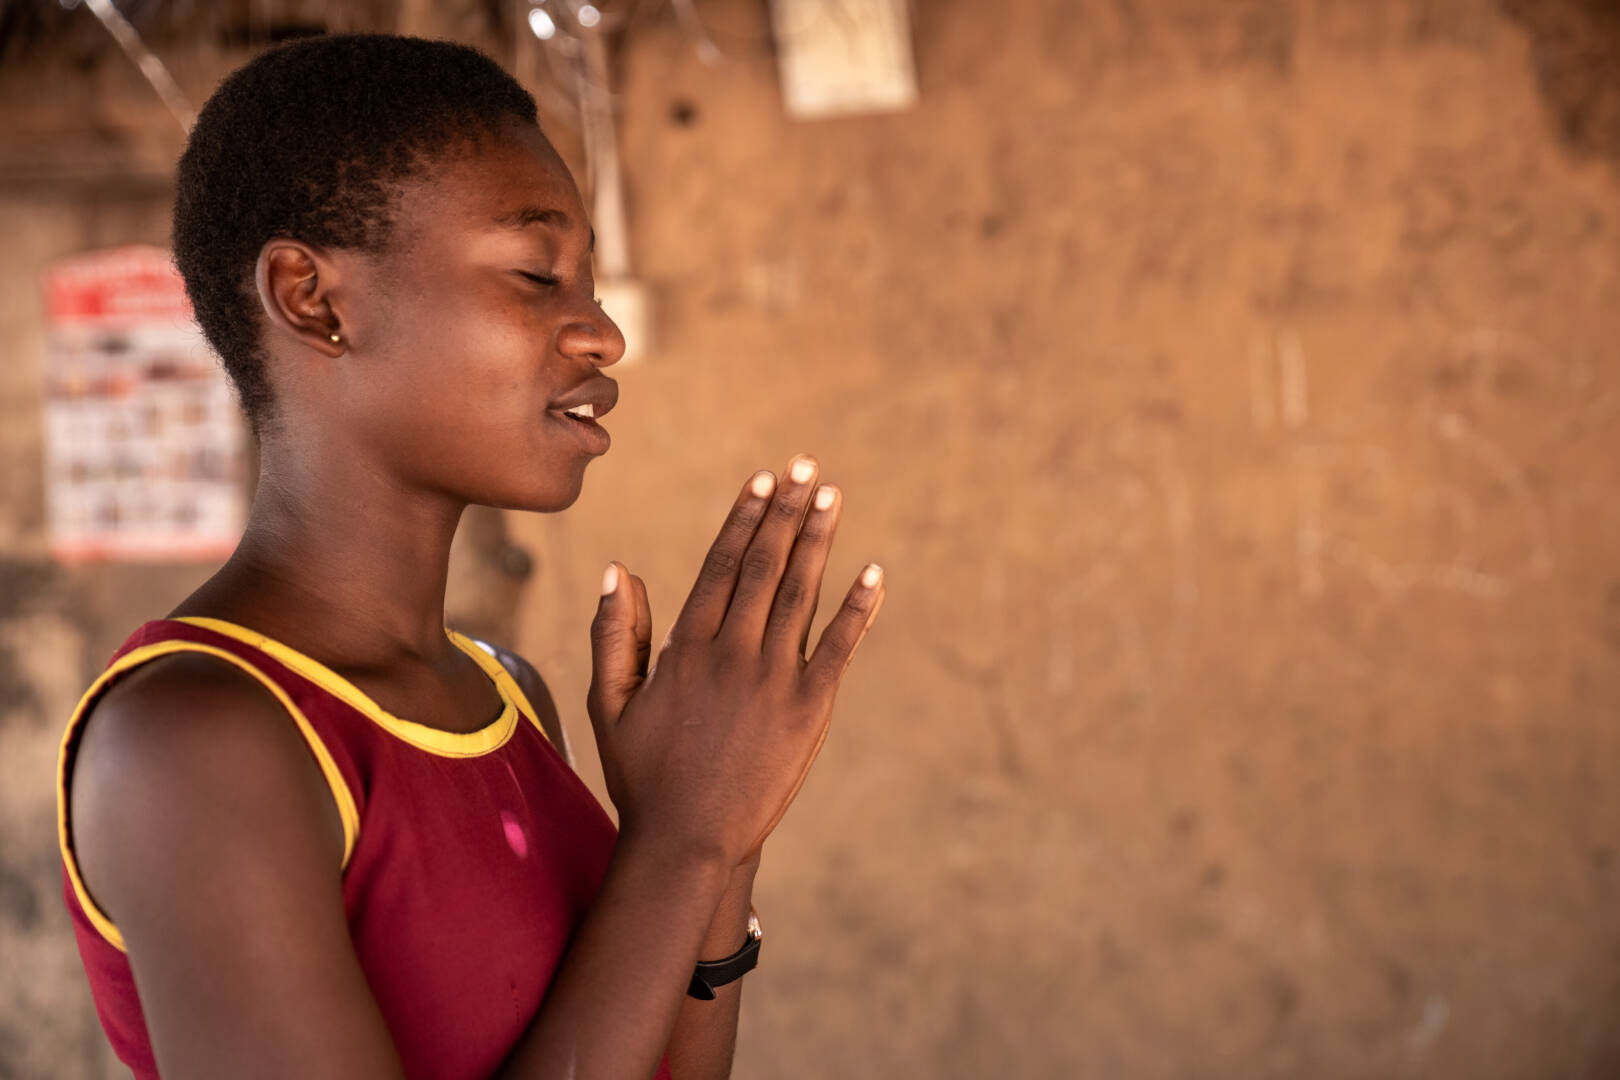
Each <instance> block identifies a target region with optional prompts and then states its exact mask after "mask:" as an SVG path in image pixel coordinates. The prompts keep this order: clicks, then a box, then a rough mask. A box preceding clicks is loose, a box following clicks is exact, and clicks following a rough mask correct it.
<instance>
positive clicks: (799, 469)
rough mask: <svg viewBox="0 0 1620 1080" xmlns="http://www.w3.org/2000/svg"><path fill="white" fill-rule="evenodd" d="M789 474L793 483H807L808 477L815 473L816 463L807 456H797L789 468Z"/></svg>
mask: <svg viewBox="0 0 1620 1080" xmlns="http://www.w3.org/2000/svg"><path fill="white" fill-rule="evenodd" d="M789 474H790V475H791V476H792V477H793V482H794V483H795V484H808V483H809V482H810V478H811V477H812V476H814V475H815V474H816V463H815V462H813V461H811V460H810V459H809V458H804V457H802V458H798V459H796V460H795V461H794V462H793V468H792V469H790V470H789Z"/></svg>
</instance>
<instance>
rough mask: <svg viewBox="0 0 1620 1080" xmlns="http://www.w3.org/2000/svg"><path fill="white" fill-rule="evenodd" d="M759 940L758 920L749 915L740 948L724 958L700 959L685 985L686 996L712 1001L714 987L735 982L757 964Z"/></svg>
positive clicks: (760, 938)
mask: <svg viewBox="0 0 1620 1080" xmlns="http://www.w3.org/2000/svg"><path fill="white" fill-rule="evenodd" d="M761 940H762V935H761V934H760V932H759V920H758V919H757V918H755V917H753V916H752V915H750V917H749V920H748V940H747V941H745V942H743V946H742V948H740V949H738V950H737V951H736V952H734V953H732V954H731V955H730V956H728V957H726V958H725V959H724V960H706V961H700V962H699V963H698V965H697V970H695V971H693V972H692V981H691V983H689V984H688V985H687V987H686V993H687V996H688V997H694V998H697V999H698V1000H699V1001H713V1000H714V998H715V993H714V991H715V987H718V986H724V985H726V983H729V982H736V981H737V980H738V979H740V978H742V977H743V976H744V975H746V974H748V973H749V972H750V971H753V970H754V968H755V967H756V966H757V965H758V964H759V943H760V941H761Z"/></svg>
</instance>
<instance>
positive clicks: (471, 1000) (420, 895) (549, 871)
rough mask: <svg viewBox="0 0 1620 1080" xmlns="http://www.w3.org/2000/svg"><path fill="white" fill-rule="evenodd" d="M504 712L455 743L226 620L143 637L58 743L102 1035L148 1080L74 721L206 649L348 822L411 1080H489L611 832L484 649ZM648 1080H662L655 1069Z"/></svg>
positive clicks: (363, 926)
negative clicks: (287, 727)
mask: <svg viewBox="0 0 1620 1080" xmlns="http://www.w3.org/2000/svg"><path fill="white" fill-rule="evenodd" d="M451 640H452V641H454V642H455V644H456V645H457V646H459V647H460V648H461V649H462V650H463V651H465V652H466V653H467V654H468V655H469V656H471V657H472V658H473V659H474V660H475V661H477V662H478V664H479V666H480V667H482V668H483V670H484V672H485V673H486V674H487V675H488V676H489V678H490V681H491V682H492V683H493V684H494V685H495V688H496V690H497V691H498V692H499V693H500V697H501V700H502V702H503V703H504V708H503V709H502V711H501V715H500V717H499V718H498V719H496V720H495V722H494V723H492V724H490V725H489V726H487V727H484V728H482V729H480V730H478V731H473V732H468V733H465V734H461V733H455V732H447V731H440V730H438V729H436V728H430V727H425V726H423V725H420V724H414V723H411V722H410V721H409V720H405V719H401V718H400V717H397V716H394V715H392V714H390V713H388V712H386V711H385V710H383V709H382V708H381V707H380V706H379V705H377V703H376V702H374V701H372V700H371V699H370V698H368V697H367V696H366V695H365V694H363V693H362V692H361V691H360V690H359V689H358V688H357V687H355V686H354V684H352V683H350V682H349V681H348V680H347V679H345V678H343V677H342V676H340V675H338V674H337V673H336V672H334V671H332V670H331V669H330V668H327V667H325V666H324V665H322V664H320V663H318V662H316V661H315V660H313V659H311V658H309V657H307V656H305V655H303V654H302V653H299V652H296V651H294V650H293V649H290V648H288V647H287V646H285V645H282V644H281V643H280V642H278V641H273V640H271V639H269V638H265V637H263V636H262V635H260V634H257V633H254V632H253V631H251V630H247V629H245V628H243V627H240V626H237V625H235V624H233V623H226V622H221V621H218V620H213V619H162V620H157V621H155V622H149V623H147V624H146V625H144V626H142V627H141V628H140V629H139V630H137V631H135V633H134V634H133V635H132V636H131V637H130V639H129V640H128V641H126V642H125V643H124V645H123V647H122V648H120V649H119V650H118V652H117V654H116V655H115V656H114V657H113V661H112V663H111V665H110V666H109V667H108V668H107V670H106V671H105V672H104V673H103V674H102V675H101V677H100V678H98V679H97V680H96V681H95V683H94V684H93V685H91V687H90V689H89V690H88V691H87V692H86V693H85V695H84V698H83V699H82V700H81V701H80V702H79V706H78V708H77V709H75V710H74V713H73V717H72V719H71V720H70V721H69V723H68V729H67V733H66V735H65V736H64V738H63V740H62V754H61V761H60V766H59V770H58V777H57V822H58V832H59V840H60V843H61V849H62V863H63V892H64V897H65V899H66V902H67V907H68V911H69V913H70V914H71V915H72V917H73V928H74V933H75V935H76V936H77V938H78V944H79V955H80V956H81V957H82V958H83V960H84V968H85V973H86V974H87V975H88V976H89V978H90V989H91V993H92V995H93V996H94V998H95V1003H96V1011H97V1013H98V1014H99V1016H100V1018H101V1025H102V1027H103V1028H104V1029H105V1031H106V1032H107V1038H108V1040H109V1041H110V1042H111V1043H112V1047H113V1050H114V1051H115V1052H116V1053H117V1055H118V1057H119V1059H120V1060H122V1061H123V1062H124V1064H126V1065H128V1066H129V1067H130V1069H131V1070H133V1071H134V1073H135V1075H136V1077H137V1078H139V1080H148V1078H153V1077H156V1076H157V1075H158V1072H157V1065H156V1062H155V1061H154V1059H153V1055H152V1042H151V1039H150V1038H149V1037H148V1035H147V1031H146V1024H145V1021H144V1019H143V1017H142V1015H141V1004H140V1000H139V998H138V997H137V996H136V992H135V980H134V975H133V974H132V972H131V970H130V965H129V959H128V957H127V956H126V955H125V953H124V944H123V938H122V937H121V936H120V934H119V933H118V928H117V927H116V926H114V925H113V924H112V922H111V921H109V920H108V918H107V917H106V916H105V915H104V914H102V912H101V911H100V910H99V909H98V908H97V907H96V906H95V901H94V900H93V899H91V897H90V895H89V893H88V892H87V891H86V889H85V887H84V882H83V880H82V879H81V878H80V876H79V871H78V866H77V864H76V862H75V861H74V857H73V836H72V830H71V827H70V822H69V821H68V813H67V811H68V806H69V801H68V784H69V782H70V780H71V778H72V770H73V755H74V750H75V748H76V746H77V743H78V738H79V735H80V732H81V731H82V729H83V725H84V722H85V718H86V717H87V716H88V715H89V713H90V710H91V708H92V707H93V706H94V705H95V703H96V701H97V699H98V698H99V697H100V696H101V695H102V693H104V692H105V691H106V689H107V687H108V686H109V685H111V683H112V682H113V681H114V680H115V679H117V678H119V677H120V676H122V675H124V674H126V673H128V672H129V671H131V670H132V669H134V668H136V667H138V666H139V665H141V664H144V663H146V662H148V661H150V660H154V659H156V658H157V657H160V656H166V655H168V654H169V653H174V652H201V653H207V654H210V655H212V656H215V657H217V658H219V659H220V660H222V661H225V662H227V663H230V664H233V665H234V666H236V667H237V668H239V669H241V670H242V671H243V672H245V673H247V674H248V675H250V676H252V677H253V678H254V679H256V680H258V681H259V682H260V683H262V684H263V685H264V686H265V687H266V688H267V689H268V690H269V691H270V692H271V693H272V694H274V695H275V696H276V698H277V699H278V700H279V701H280V702H281V704H282V706H283V707H284V708H285V709H286V710H287V713H288V717H289V720H290V721H291V722H292V723H295V724H296V725H297V727H298V730H299V732H300V734H301V735H302V736H303V738H304V741H305V742H306V743H307V744H308V746H309V749H310V753H311V754H312V755H313V756H314V758H315V760H316V762H317V763H318V764H319V766H320V768H321V772H322V773H323V774H324V775H325V777H326V781H327V783H328V784H329V785H330V787H331V789H332V797H333V799H334V800H336V802H337V806H338V812H339V816H340V817H341V818H342V821H343V837H344V856H343V867H342V873H343V904H344V910H345V912H346V913H347V915H348V922H349V936H350V938H351V939H352V941H353V942H354V950H355V954H356V955H357V956H358V957H359V960H360V966H361V967H362V968H363V969H364V971H365V973H366V978H367V981H368V982H369V983H370V984H371V990H372V993H373V994H374V995H375V996H376V999H377V1003H378V1005H379V1006H380V1007H381V1009H382V1014H383V1017H384V1018H385V1019H386V1021H387V1023H388V1028H389V1031H390V1032H391V1033H392V1034H393V1039H394V1045H395V1046H396V1047H397V1048H398V1051H399V1056H400V1060H401V1061H402V1062H403V1063H404V1066H405V1075H406V1076H408V1077H412V1078H415V1077H434V1078H457V1080H459V1078H466V1080H473V1078H479V1080H482V1078H484V1077H488V1076H489V1075H490V1074H491V1073H493V1072H494V1071H495V1069H496V1068H497V1067H498V1066H499V1065H500V1063H501V1062H502V1061H503V1060H504V1059H505V1058H506V1056H507V1055H508V1054H509V1053H510V1052H511V1050H512V1048H513V1047H514V1046H515V1045H516V1043H517V1041H518V1039H519V1037H520V1036H521V1035H522V1034H523V1031H524V1030H525V1029H526V1028H527V1027H528V1025H529V1021H530V1020H531V1019H532V1018H533V1017H534V1014H535V1011H536V1010H537V1009H538V1008H539V1006H540V1000H541V998H542V997H543V996H544V995H545V992H546V988H547V986H548V985H549V984H550V982H551V978H552V975H553V973H554V972H555V971H556V969H557V965H558V962H559V961H560V960H561V958H562V954H563V950H564V949H565V948H566V947H567V945H568V940H569V937H570V935H571V934H572V933H573V930H574V928H575V926H576V925H578V923H579V921H580V919H581V918H582V917H583V916H584V914H585V911H586V909H587V908H588V907H589V906H590V904H591V901H592V900H593V899H594V898H595V895H596V891H597V889H598V887H599V886H600V884H601V881H602V876H603V874H604V873H605V872H606V870H607V865H608V860H609V858H610V857H611V856H612V853H613V846H614V842H615V840H616V833H615V831H614V828H613V823H612V822H611V821H610V820H609V818H608V816H607V814H606V813H604V812H603V810H602V808H601V806H600V805H598V803H597V801H596V799H595V797H594V796H592V795H591V793H590V790H589V789H588V788H586V787H585V785H584V784H583V783H581V782H580V780H579V778H578V777H577V776H575V775H574V772H573V770H572V769H570V768H569V767H568V764H567V763H566V762H565V761H564V760H563V758H562V755H561V754H559V753H558V752H557V751H556V750H555V749H553V748H552V746H551V744H550V742H549V741H548V740H547V738H546V736H545V734H544V732H543V731H542V729H541V727H540V723H539V720H538V718H537V716H536V714H535V711H534V709H533V707H532V706H531V705H530V704H529V702H528V701H527V699H526V698H525V697H524V695H523V691H522V690H520V689H519V688H518V685H517V683H516V681H515V680H513V679H512V677H511V675H510V674H509V673H508V672H507V671H506V669H505V668H504V667H503V666H502V665H501V663H500V661H499V660H497V659H496V658H495V657H494V656H493V655H491V654H490V653H489V652H487V651H485V650H484V649H483V648H481V647H480V646H479V645H478V644H477V643H476V642H474V641H472V640H471V639H469V638H465V637H462V636H461V635H458V634H453V633H452V634H451ZM657 1075H658V1077H660V1078H667V1077H668V1076H669V1069H668V1063H667V1062H665V1063H662V1064H661V1065H660V1066H659V1069H658V1074H657Z"/></svg>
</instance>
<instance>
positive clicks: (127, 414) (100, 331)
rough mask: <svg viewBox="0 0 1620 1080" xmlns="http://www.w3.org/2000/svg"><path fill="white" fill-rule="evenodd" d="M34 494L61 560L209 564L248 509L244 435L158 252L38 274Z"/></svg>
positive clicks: (96, 256) (119, 255)
mask: <svg viewBox="0 0 1620 1080" xmlns="http://www.w3.org/2000/svg"><path fill="white" fill-rule="evenodd" d="M44 285H45V304H46V334H45V342H46V344H45V500H46V514H47V518H48V527H49V533H50V544H51V553H52V555H53V556H54V557H55V558H56V559H58V560H59V561H62V562H68V563H81V562H111V561H127V562H190V561H211V560H214V559H220V558H223V557H225V556H226V555H228V554H230V552H231V549H232V548H234V547H235V546H236V541H237V539H238V538H239V537H240V536H241V533H242V527H243V524H244V520H245V516H246V499H245V494H244V477H245V474H246V469H245V460H246V445H247V444H246V433H245V430H244V425H243V422H242V419H241V414H240V413H239V412H238V410H237V407H236V401H235V398H234V396H233V394H232V392H231V388H230V385H229V383H228V382H227V381H226V379H225V374H224V372H223V371H222V370H221V369H220V366H219V362H218V360H217V359H216V358H215V357H214V354H213V353H212V352H211V351H210V350H209V348H208V344H207V342H206V341H205V340H204V338H203V336H202V331H201V330H199V329H198V327H197V325H196V323H195V322H193V321H192V315H191V305H190V303H189V302H188V300H187V298H186V294H185V286H184V284H183V283H182V281H181V278H180V274H179V272H178V271H176V270H175V268H174V265H173V263H172V262H171V261H170V255H169V252H168V251H166V250H164V249H163V248H159V247H150V246H135V247H122V248H115V249H112V250H107V251H97V252H90V253H86V254H83V255H76V256H72V257H70V258H67V259H63V260H61V261H59V262H57V263H55V264H53V265H52V266H50V267H49V268H48V269H47V270H46V272H45V282H44Z"/></svg>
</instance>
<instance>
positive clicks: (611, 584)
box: [602, 563, 619, 596]
mask: <svg viewBox="0 0 1620 1080" xmlns="http://www.w3.org/2000/svg"><path fill="white" fill-rule="evenodd" d="M618 587H619V567H618V564H617V563H608V568H607V570H605V571H604V572H603V573H602V595H603V596H611V595H612V594H613V590H614V589H617V588H618Z"/></svg>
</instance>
